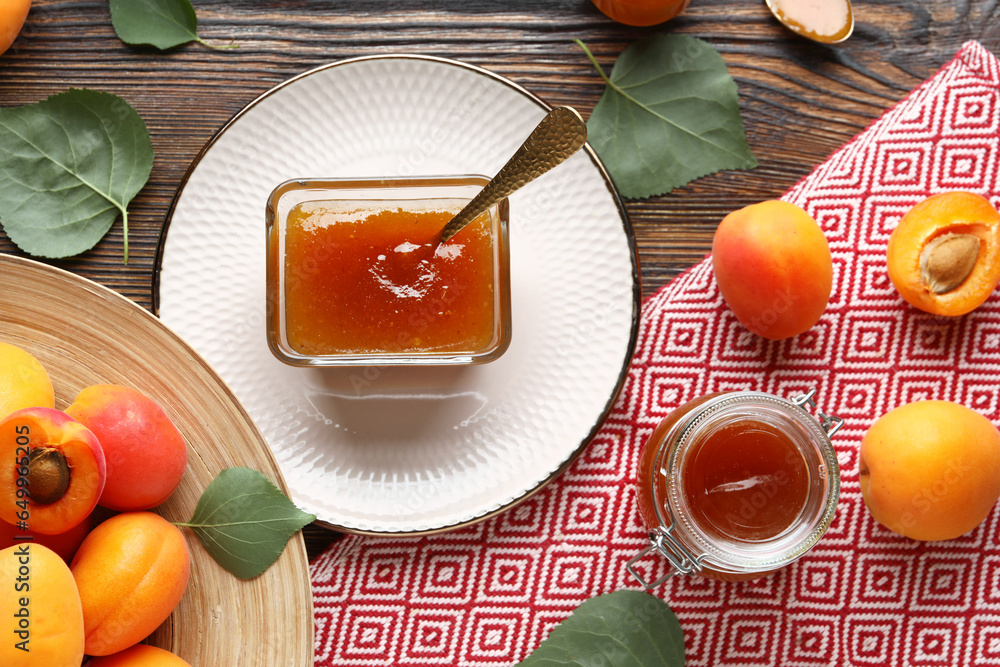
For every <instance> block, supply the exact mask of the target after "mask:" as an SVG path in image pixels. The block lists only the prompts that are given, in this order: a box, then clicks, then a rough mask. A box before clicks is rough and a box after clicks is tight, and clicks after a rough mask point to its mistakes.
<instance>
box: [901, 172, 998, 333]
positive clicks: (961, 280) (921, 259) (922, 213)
mask: <svg viewBox="0 0 1000 667" xmlns="http://www.w3.org/2000/svg"><path fill="white" fill-rule="evenodd" d="M887 268H888V272H889V278H890V280H892V284H893V285H894V286H895V287H896V290H897V291H898V292H899V294H900V296H902V297H903V299H905V300H906V301H907V302H908V303H910V304H911V305H913V306H915V307H917V308H919V309H920V310H923V311H925V312H928V313H933V314H936V315H951V316H957V315H964V314H966V313H968V312H971V311H972V310H974V309H975V308H977V307H978V306H980V305H981V304H982V303H983V302H984V301H986V299H988V298H989V296H990V294H991V293H992V292H993V290H994V289H995V288H996V286H997V284H998V283H1000V214H998V213H997V210H996V208H994V207H993V205H992V204H991V203H990V202H989V200H987V199H986V198H985V197H982V196H980V195H977V194H974V193H971V192H961V191H954V192H943V193H940V194H936V195H932V196H931V197H928V198H927V199H924V200H923V201H921V202H920V203H918V204H917V205H916V206H914V207H913V208H912V209H910V210H909V211H908V212H907V213H906V214H905V215H904V216H903V217H902V219H901V220H900V221H899V224H898V225H897V226H896V229H894V230H893V232H892V235H891V236H890V237H889V246H888V252H887Z"/></svg>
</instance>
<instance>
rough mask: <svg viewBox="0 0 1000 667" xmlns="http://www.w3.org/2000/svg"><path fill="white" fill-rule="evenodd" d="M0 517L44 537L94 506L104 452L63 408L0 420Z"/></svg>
mask: <svg viewBox="0 0 1000 667" xmlns="http://www.w3.org/2000/svg"><path fill="white" fill-rule="evenodd" d="M0 457H2V460H3V465H0V520H3V521H6V522H7V523H9V524H12V525H14V526H16V527H18V528H20V529H24V530H32V531H35V532H37V533H42V534H45V535H55V534H58V533H64V532H66V531H67V530H70V529H71V528H73V527H74V526H76V525H78V524H79V523H80V522H82V521H83V520H84V519H85V518H87V516H89V515H90V513H91V512H92V511H93V510H94V508H95V507H96V506H97V500H98V498H100V496H101V491H103V490H104V477H105V463H104V452H103V451H102V450H101V444H100V443H99V442H98V440H97V436H95V435H94V434H93V433H91V432H90V429H88V428H87V427H86V426H84V425H83V424H81V423H80V422H78V421H76V420H75V419H73V418H72V417H70V416H69V415H67V414H66V413H65V412H62V411H61V410H55V409H53V408H25V409H23V410H18V411H17V412H14V413H12V414H10V415H8V416H7V417H5V418H4V419H3V420H2V421H0Z"/></svg>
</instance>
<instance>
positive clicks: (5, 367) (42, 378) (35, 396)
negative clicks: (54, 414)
mask: <svg viewBox="0 0 1000 667" xmlns="http://www.w3.org/2000/svg"><path fill="white" fill-rule="evenodd" d="M55 400H56V399H55V393H54V392H53V391H52V381H51V380H50V379H49V374H48V373H47V372H46V370H45V368H44V367H43V366H42V362H40V361H38V359H36V358H35V357H34V356H33V355H32V354H31V353H29V352H27V351H26V350H23V349H21V348H19V347H17V346H16V345H11V344H10V343H4V342H0V419H3V418H4V417H6V416H7V415H9V414H10V413H12V412H16V411H17V410H21V409H23V408H38V407H41V408H52V407H55Z"/></svg>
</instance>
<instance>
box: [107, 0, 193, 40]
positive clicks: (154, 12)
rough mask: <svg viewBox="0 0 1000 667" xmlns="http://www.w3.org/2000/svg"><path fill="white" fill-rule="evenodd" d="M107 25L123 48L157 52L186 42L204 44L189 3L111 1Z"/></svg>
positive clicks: (172, 0) (176, 0)
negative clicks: (130, 46)
mask: <svg viewBox="0 0 1000 667" xmlns="http://www.w3.org/2000/svg"><path fill="white" fill-rule="evenodd" d="M111 24H112V25H113V26H114V27H115V32H116V33H118V37H119V38H120V39H121V40H122V41H123V42H125V43H126V44H133V45H146V44H148V45H150V46H155V47H156V48H158V49H160V50H161V51H165V50H167V49H171V48H173V47H175V46H180V45H181V44H187V43H188V42H201V43H202V44H205V41H204V40H203V39H202V38H201V37H199V36H198V16H197V15H196V14H195V13H194V7H192V6H191V2H190V1H189V0H111ZM206 46H207V44H206Z"/></svg>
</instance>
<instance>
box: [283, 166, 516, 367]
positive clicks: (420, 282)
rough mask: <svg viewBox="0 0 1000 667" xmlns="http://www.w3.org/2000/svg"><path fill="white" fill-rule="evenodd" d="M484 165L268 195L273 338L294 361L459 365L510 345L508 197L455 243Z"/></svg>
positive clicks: (320, 182)
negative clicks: (457, 220) (444, 232)
mask: <svg viewBox="0 0 1000 667" xmlns="http://www.w3.org/2000/svg"><path fill="white" fill-rule="evenodd" d="M488 181H489V179H488V178H486V177H485V176H475V175H467V176H440V177H424V178H405V179H404V178H398V179H307V180H293V181H286V182H285V183H282V184H281V185H279V186H278V187H276V188H275V189H274V191H273V192H272V193H271V196H270V197H269V198H268V202H267V210H266V226H267V342H268V346H269V347H270V349H271V352H272V353H273V354H274V356H275V357H277V358H278V359H279V360H280V361H283V362H284V363H286V364H290V365H293V366H351V365H411V364H413V365H456V364H479V363H485V362H488V361H492V360H494V359H496V358H498V357H499V356H500V355H502V354H503V353H504V351H505V350H506V349H507V347H508V346H509V345H510V338H511V308H510V250H509V246H508V222H509V206H508V202H507V200H506V199H504V200H503V201H501V202H500V203H499V204H497V205H495V206H493V207H492V208H491V209H490V210H489V211H487V212H486V213H484V214H483V215H481V216H480V217H479V218H477V219H476V220H475V221H473V222H471V223H469V225H468V226H466V227H465V228H464V229H462V230H461V231H460V232H458V233H457V234H456V235H455V236H454V237H453V238H451V239H449V240H448V242H447V243H443V244H440V245H438V243H437V240H438V238H439V236H440V230H441V229H442V228H443V227H444V225H445V224H446V223H447V222H448V220H450V219H451V217H452V216H453V215H454V214H455V213H457V212H458V211H459V210H461V208H462V207H463V206H464V205H465V204H466V203H467V202H468V201H469V200H471V199H472V198H473V197H474V196H475V195H476V194H478V192H479V191H480V190H481V189H482V188H483V186H484V185H486V183H487V182H488Z"/></svg>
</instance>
